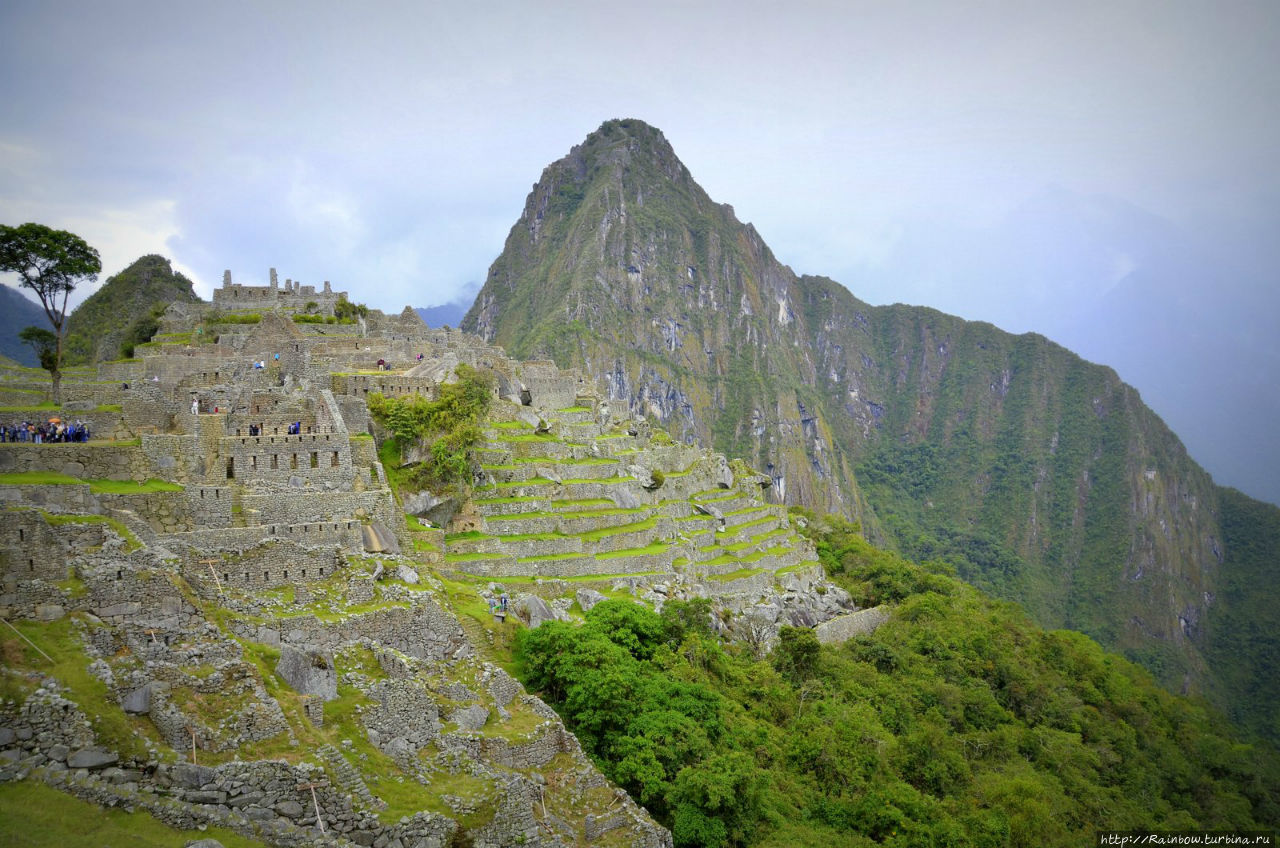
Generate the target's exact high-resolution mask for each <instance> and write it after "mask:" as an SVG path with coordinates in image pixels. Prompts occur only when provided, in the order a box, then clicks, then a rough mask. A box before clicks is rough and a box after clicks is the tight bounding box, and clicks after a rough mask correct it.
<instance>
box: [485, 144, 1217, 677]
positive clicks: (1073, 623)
mask: <svg viewBox="0 0 1280 848" xmlns="http://www.w3.org/2000/svg"><path fill="white" fill-rule="evenodd" d="M462 326H463V329H466V330H470V331H473V332H477V333H479V334H481V335H483V336H484V337H485V338H486V339H488V340H491V341H494V342H497V343H499V344H501V345H503V346H504V347H506V348H507V350H508V351H510V352H512V353H514V354H516V355H519V356H550V357H552V358H554V359H555V360H556V361H557V363H558V364H560V365H561V366H562V367H577V368H581V369H583V370H584V371H586V372H588V373H589V374H591V375H593V376H595V377H597V378H598V379H599V380H600V381H601V383H602V384H603V386H604V387H605V389H606V390H607V392H608V394H609V395H610V397H611V398H612V399H615V401H616V402H620V403H625V404H626V405H627V406H629V407H630V408H631V409H632V410H633V411H635V412H642V413H645V414H647V415H649V416H651V417H653V418H656V419H659V420H660V421H661V422H662V424H663V426H664V427H666V428H667V429H668V430H669V431H670V432H671V433H672V434H673V435H674V436H676V437H677V438H679V439H684V440H695V439H696V440H699V441H702V442H704V443H708V444H710V445H712V446H713V447H714V448H715V449H716V450H719V451H722V452H724V453H726V454H728V455H731V456H735V455H736V456H741V457H744V458H746V459H747V460H748V461H749V462H751V463H753V464H755V465H756V466H757V467H759V468H761V469H762V470H764V471H766V472H767V474H768V475H769V477H770V478H771V480H772V483H773V486H772V491H771V493H770V497H771V498H772V499H774V500H776V501H780V502H785V503H789V504H804V505H808V506H813V507H816V508H819V509H826V510H833V511H839V512H843V513H845V514H848V515H851V516H853V517H856V518H858V519H860V520H862V522H863V525H864V528H865V529H866V531H867V532H868V535H870V536H872V537H873V538H876V539H878V540H881V541H887V542H889V543H891V544H896V545H897V546H898V547H900V548H902V549H903V550H905V551H906V552H908V553H909V554H911V555H913V556H916V557H918V558H921V559H942V560H945V561H947V562H949V563H950V564H951V565H952V566H953V567H955V568H956V569H957V571H958V572H959V573H961V574H962V575H963V576H965V577H966V578H967V579H969V580H970V581H972V582H974V583H977V584H979V585H981V586H983V587H984V588H987V589H989V590H992V591H994V592H995V593H996V594H998V595H999V596H1002V597H1006V598H1010V599H1014V600H1018V601H1019V602H1021V603H1023V604H1024V605H1025V606H1026V607H1027V608H1028V609H1029V610H1031V611H1032V612H1033V614H1035V615H1036V616H1037V618H1038V619H1039V620H1040V621H1041V622H1043V623H1045V624H1047V625H1049V626H1066V627H1073V628H1077V629H1081V630H1083V631H1085V632H1087V633H1089V634H1090V635H1092V636H1095V637H1096V638H1098V639H1099V640H1100V641H1102V642H1103V643H1104V644H1106V645H1109V646H1112V647H1116V648H1119V649H1122V650H1124V651H1125V652H1126V653H1128V654H1129V655H1130V656H1131V657H1133V658H1135V659H1138V660H1139V661H1141V662H1143V663H1144V664H1146V665H1147V666H1148V667H1149V668H1151V669H1152V670H1153V671H1154V672H1156V674H1157V675H1158V676H1160V677H1161V678H1162V679H1163V680H1164V681H1165V682H1166V684H1168V685H1170V686H1173V687H1175V688H1182V687H1188V688H1198V687H1200V686H1201V685H1202V684H1205V683H1206V681H1210V680H1211V679H1212V678H1213V672H1211V671H1208V670H1206V668H1205V663H1204V661H1203V659H1202V653H1201V642H1202V637H1203V623H1204V621H1205V620H1206V618H1207V616H1208V614H1209V612H1210V608H1211V606H1212V604H1213V602H1214V598H1215V585H1216V584H1217V583H1218V581H1219V580H1220V574H1219V572H1220V571H1221V570H1222V569H1223V568H1230V567H1231V555H1230V552H1229V551H1226V550H1225V548H1224V544H1223V541H1222V532H1221V530H1220V528H1219V517H1218V498H1219V494H1218V491H1219V490H1217V489H1216V488H1215V487H1214V485H1213V483H1212V481H1211V480H1210V479H1209V477H1208V475H1207V474H1205V473H1204V472H1203V470H1201V469H1200V468H1199V467H1198V466H1197V465H1196V464H1195V463H1194V462H1193V461H1192V460H1191V459H1190V458H1189V457H1188V456H1187V454H1186V451H1185V449H1184V448H1183V446H1182V444H1181V443H1180V442H1179V441H1178V439H1177V437H1176V436H1175V435H1174V434H1173V433H1172V432H1170V431H1169V430H1168V428H1167V427H1165V426H1164V424H1163V423H1162V422H1161V421H1160V420H1159V418H1158V417H1157V416H1156V415H1154V414H1153V413H1152V412H1151V411H1150V410H1149V409H1147V408H1146V406H1145V405H1143V403H1142V401H1141V399H1140V398H1139V396H1138V393H1137V392H1136V391H1135V390H1134V389H1133V388H1131V387H1129V386H1127V385H1125V384H1124V383H1122V382H1121V381H1120V380H1119V378H1118V377H1117V376H1116V375H1115V373H1114V372H1113V371H1111V370H1110V369H1108V368H1105V367H1102V366H1097V365H1093V364H1090V363H1087V362H1085V361H1083V360H1081V359H1080V358H1079V357H1077V356H1075V355H1074V354H1072V353H1071V352H1070V351H1067V350H1065V349H1064V348H1061V347H1059V346H1058V345H1055V344H1053V343H1052V342H1050V341H1048V340H1047V339H1045V338H1043V337H1040V336H1036V335H1034V334H1027V335H1023V336H1012V335H1010V334H1007V333H1004V332H1001V331H1000V330H998V329H996V328H994V327H992V326H990V325H987V324H982V323H974V322H966V321H963V320H961V319H958V318H955V317H952V316H948V315H944V314H941V313H939V312H936V311H934V310H929V309H923V308H913V307H905V306H892V307H871V306H868V305H867V304H865V303H862V302H860V301H858V300H857V299H856V298H854V297H853V296H852V295H851V294H850V293H849V292H848V291H847V290H845V289H844V288H843V287H842V286H840V285H838V284H837V283H835V282H833V281H831V280H828V279H825V278H820V277H798V276H797V275H795V274H794V273H793V272H792V271H791V270H790V269H789V268H787V267H786V266H784V265H782V264H781V263H780V262H778V260H777V259H776V258H775V257H774V256H773V254H772V252H771V251H770V250H769V248H768V246H767V245H766V244H765V243H764V241H763V240H762V239H761V237H760V235H759V234H758V233H757V232H756V231H755V230H754V228H752V227H751V226H750V225H749V224H742V223H740V222H739V221H738V220H737V219H736V218H735V217H734V214H733V210H732V209H731V208H730V207H728V206H726V205H720V204H717V203H714V202H713V201H712V200H711V199H710V198H709V197H708V196H707V195H706V193H705V192H703V191H702V189H701V188H699V187H698V185H697V184H696V183H695V182H694V181H693V179H692V177H691V176H690V174H689V171H688V169H687V168H685V167H684V165H683V164H681V163H680V161H679V160H678V159H677V158H676V156H675V153H674V152H673V151H672V149H671V147H670V145H669V144H668V143H667V141H666V140H665V139H664V138H663V136H662V134H661V133H660V132H659V131H658V130H656V129H654V128H652V127H649V126H647V125H645V124H643V123H641V122H639V121H611V122H608V123H606V124H604V125H603V126H602V127H601V128H600V129H599V130H598V131H596V132H595V133H593V134H592V135H591V136H589V137H588V138H587V139H586V140H585V141H584V142H583V144H581V145H579V146H578V147H575V148H574V149H573V150H572V151H571V152H570V153H569V155H568V156H566V157H565V158H564V159H561V160H560V161H558V162H555V163H553V164H552V165H550V166H549V167H548V168H547V169H546V170H545V171H544V173H543V175H542V177H541V179H540V180H539V181H538V182H537V184H535V185H534V187H533V190H532V191H531V192H530V194H529V198H528V201H527V202H526V205H525V209H524V212H523V213H522V215H521V217H520V219H519V221H517V223H516V225H515V226H514V227H513V228H512V230H511V233H510V235H509V236H508V238H507V242H506V246H505V249H504V250H503V253H502V255H501V256H499V257H498V259H497V260H496V261H495V262H494V263H493V266H492V267H491V269H490V271H489V275H488V278H487V280H486V282H485V285H484V287H483V288H482V290H481V291H480V293H479V295H478V297H477V299H476V302H475V304H474V305H473V307H472V309H471V311H470V312H469V313H468V315H467V317H466V318H465V319H464V322H463V325H462Z"/></svg>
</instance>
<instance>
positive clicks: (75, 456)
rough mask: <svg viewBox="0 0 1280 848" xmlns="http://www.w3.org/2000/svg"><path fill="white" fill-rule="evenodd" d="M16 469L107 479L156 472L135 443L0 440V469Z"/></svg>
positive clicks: (140, 476) (134, 477)
mask: <svg viewBox="0 0 1280 848" xmlns="http://www.w3.org/2000/svg"><path fill="white" fill-rule="evenodd" d="M18 471H58V472H61V473H63V474H69V475H70V476H72V477H79V478H81V479H106V480H146V479H148V478H149V477H151V476H156V475H153V474H152V467H151V463H150V462H149V461H148V459H147V457H146V454H144V453H143V450H142V448H141V447H139V446H138V445H115V444H102V443H99V442H67V443H61V444H43V445H33V444H13V443H4V444H0V472H18Z"/></svg>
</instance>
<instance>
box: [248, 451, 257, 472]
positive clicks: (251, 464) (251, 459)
mask: <svg viewBox="0 0 1280 848" xmlns="http://www.w3.org/2000/svg"><path fill="white" fill-rule="evenodd" d="M249 468H250V469H252V470H253V471H257V470H258V457H257V455H256V454H255V455H253V456H251V457H249Z"/></svg>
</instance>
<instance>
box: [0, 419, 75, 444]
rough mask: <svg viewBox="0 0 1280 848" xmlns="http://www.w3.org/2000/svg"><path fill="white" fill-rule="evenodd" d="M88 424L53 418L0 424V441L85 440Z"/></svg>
mask: <svg viewBox="0 0 1280 848" xmlns="http://www.w3.org/2000/svg"><path fill="white" fill-rule="evenodd" d="M87 441H89V425H88V424H86V423H84V422H83V421H76V422H74V423H70V424H64V423H63V422H62V421H60V420H58V419H56V418H54V419H51V420H49V421H43V422H39V423H32V422H30V421H23V422H22V423H21V424H4V425H0V442H33V443H35V444H37V445H38V444H43V443H45V442H87Z"/></svg>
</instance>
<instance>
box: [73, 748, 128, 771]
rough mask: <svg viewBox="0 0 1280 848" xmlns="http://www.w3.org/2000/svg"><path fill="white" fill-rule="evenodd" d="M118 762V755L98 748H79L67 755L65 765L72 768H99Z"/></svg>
mask: <svg viewBox="0 0 1280 848" xmlns="http://www.w3.org/2000/svg"><path fill="white" fill-rule="evenodd" d="M118 762H120V755H119V754H116V753H115V752H113V751H103V750H101V749H98V748H81V749H80V750H79V751H74V752H72V753H71V754H68V755H67V767H68V768H73V769H81V768H83V769H100V768H106V767H107V766H113V765H115V764H116V763H118Z"/></svg>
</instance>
